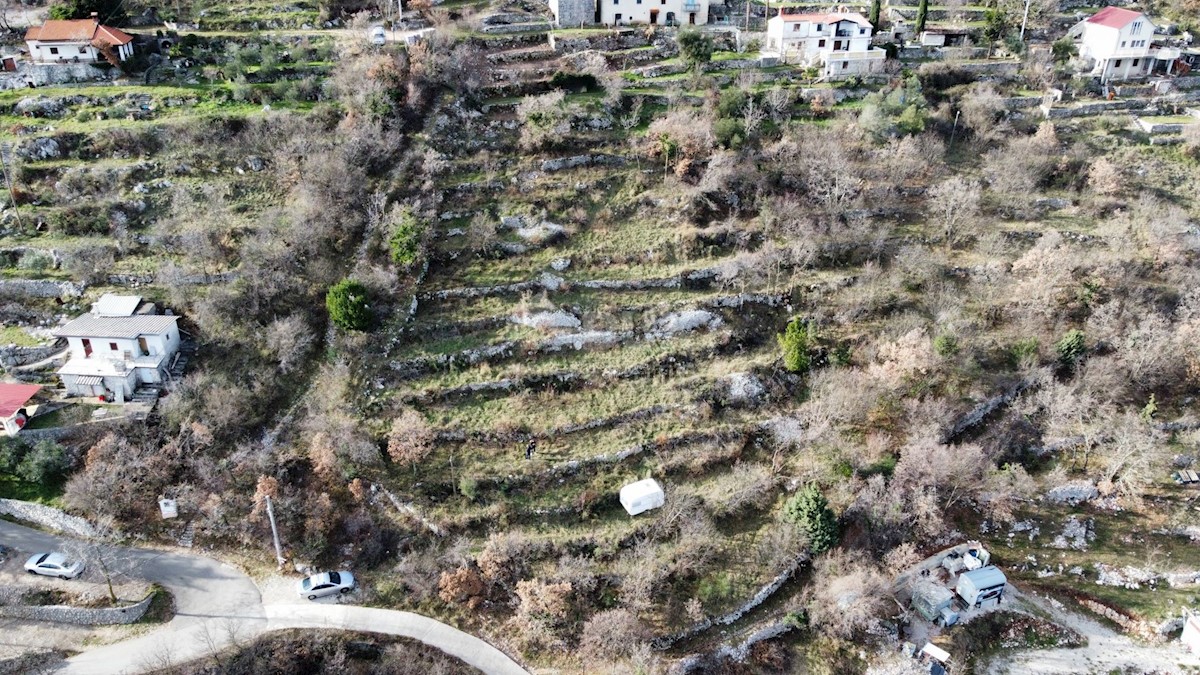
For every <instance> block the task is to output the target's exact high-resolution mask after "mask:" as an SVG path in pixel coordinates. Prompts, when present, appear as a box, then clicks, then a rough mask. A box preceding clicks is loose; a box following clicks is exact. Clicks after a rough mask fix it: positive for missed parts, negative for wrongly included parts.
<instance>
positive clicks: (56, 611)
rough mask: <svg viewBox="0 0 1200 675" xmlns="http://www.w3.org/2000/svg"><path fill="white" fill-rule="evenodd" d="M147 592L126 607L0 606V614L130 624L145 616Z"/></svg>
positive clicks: (91, 623)
mask: <svg viewBox="0 0 1200 675" xmlns="http://www.w3.org/2000/svg"><path fill="white" fill-rule="evenodd" d="M153 601H154V594H153V593H151V594H150V595H147V596H146V597H145V598H143V599H142V600H141V601H140V602H138V603H137V604H135V605H129V606H128V607H104V608H94V607H69V606H67V605H45V606H38V605H0V616H3V617H7V618H10V619H31V620H33V621H50V622H53V623H71V624H76V625H80V626H113V625H118V624H128V623H134V622H136V621H138V620H139V619H141V618H142V617H143V616H145V615H146V610H148V609H150V603H151V602H153Z"/></svg>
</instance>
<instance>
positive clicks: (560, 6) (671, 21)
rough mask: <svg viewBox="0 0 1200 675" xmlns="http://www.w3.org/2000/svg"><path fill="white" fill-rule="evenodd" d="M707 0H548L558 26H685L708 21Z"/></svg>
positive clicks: (708, 0) (721, 0) (721, 1)
mask: <svg viewBox="0 0 1200 675" xmlns="http://www.w3.org/2000/svg"><path fill="white" fill-rule="evenodd" d="M723 1H724V0H720V1H719V2H710V0H549V5H550V11H551V13H553V14H554V23H555V24H556V25H558V26H560V27H562V28H570V27H572V26H575V27H578V26H584V25H593V24H597V23H599V24H604V25H606V26H627V25H631V24H644V25H660V26H686V25H697V26H698V25H702V24H706V23H708V8H709V5H710V4H722V3H723Z"/></svg>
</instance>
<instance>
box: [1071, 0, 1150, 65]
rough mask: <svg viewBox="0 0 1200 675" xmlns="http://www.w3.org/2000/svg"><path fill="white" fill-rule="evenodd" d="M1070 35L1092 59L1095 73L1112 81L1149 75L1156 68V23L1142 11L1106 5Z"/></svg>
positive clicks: (1081, 22)
mask: <svg viewBox="0 0 1200 675" xmlns="http://www.w3.org/2000/svg"><path fill="white" fill-rule="evenodd" d="M1069 35H1070V36H1071V37H1073V38H1075V40H1076V47H1077V48H1078V49H1079V56H1080V57H1082V58H1084V59H1087V60H1089V61H1091V62H1092V64H1093V66H1092V70H1091V74H1092V75H1095V76H1097V77H1099V78H1100V79H1101V80H1103V81H1105V82H1108V81H1111V80H1133V79H1138V78H1141V77H1146V76H1147V75H1148V74H1149V73H1150V71H1151V70H1152V69H1153V68H1154V62H1155V58H1154V56H1153V50H1152V47H1151V42H1152V41H1153V39H1154V24H1153V23H1151V21H1150V19H1149V18H1148V17H1147V16H1146V15H1145V14H1142V13H1141V12H1135V11H1133V10H1129V9H1123V8H1120V7H1105V8H1104V9H1102V10H1100V11H1099V12H1096V13H1095V14H1093V15H1092V16H1090V17H1088V18H1087V19H1084V20H1083V21H1080V22H1079V23H1078V24H1076V25H1075V27H1074V28H1072V29H1071V31H1070V33H1069Z"/></svg>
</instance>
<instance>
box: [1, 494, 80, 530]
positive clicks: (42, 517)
mask: <svg viewBox="0 0 1200 675" xmlns="http://www.w3.org/2000/svg"><path fill="white" fill-rule="evenodd" d="M0 514H3V515H6V516H12V517H13V518H16V519H18V520H25V521H28V522H31V523H36V524H37V525H41V526H42V527H45V528H48V529H51V530H54V531H55V532H63V533H66V534H70V535H74V536H76V537H94V536H96V528H95V527H93V526H92V524H91V523H89V522H88V521H86V520H84V519H83V518H80V517H78V516H72V515H69V514H67V513H64V512H62V511H60V510H59V509H56V508H52V507H49V506H45V505H42V504H34V503H33V502H23V501H20V500H17V499H0Z"/></svg>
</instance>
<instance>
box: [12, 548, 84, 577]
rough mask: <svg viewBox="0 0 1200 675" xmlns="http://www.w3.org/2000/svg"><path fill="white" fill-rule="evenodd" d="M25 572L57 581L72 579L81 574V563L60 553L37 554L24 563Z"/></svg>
mask: <svg viewBox="0 0 1200 675" xmlns="http://www.w3.org/2000/svg"><path fill="white" fill-rule="evenodd" d="M25 571H26V572H29V573H30V574H42V575H45V576H48V577H58V578H59V579H74V578H75V577H77V576H79V575H80V574H83V563H81V562H79V561H78V560H69V559H68V558H67V556H65V555H63V554H61V553H39V554H37V555H35V556H33V557H32V558H30V559H29V560H27V561H25Z"/></svg>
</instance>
